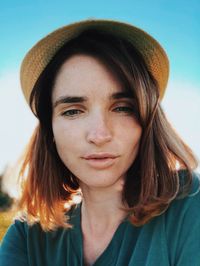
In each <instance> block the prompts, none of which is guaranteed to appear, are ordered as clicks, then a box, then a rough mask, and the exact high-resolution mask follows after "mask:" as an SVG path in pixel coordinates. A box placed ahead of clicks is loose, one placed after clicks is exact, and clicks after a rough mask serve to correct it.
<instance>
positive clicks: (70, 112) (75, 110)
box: [62, 109, 82, 116]
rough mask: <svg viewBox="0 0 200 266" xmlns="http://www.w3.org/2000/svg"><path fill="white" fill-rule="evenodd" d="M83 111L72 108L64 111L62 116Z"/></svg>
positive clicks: (73, 114)
mask: <svg viewBox="0 0 200 266" xmlns="http://www.w3.org/2000/svg"><path fill="white" fill-rule="evenodd" d="M81 113H82V111H81V110H78V109H70V110H67V111H65V112H63V113H62V116H75V115H78V114H81Z"/></svg>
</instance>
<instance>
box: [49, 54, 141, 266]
mask: <svg viewBox="0 0 200 266" xmlns="http://www.w3.org/2000/svg"><path fill="white" fill-rule="evenodd" d="M122 92H124V91H123V84H121V82H120V81H119V80H118V79H117V77H116V76H115V75H114V74H113V73H112V72H111V70H110V69H109V68H107V67H106V66H105V65H104V64H103V63H102V62H101V61H100V60H98V59H96V58H94V57H92V56H89V55H84V54H79V55H73V56H71V57H70V58H69V59H67V61H66V62H65V63H64V64H63V65H62V67H61V69H60V70H59V72H58V74H57V77H56V80H55V85H54V88H53V93H52V104H53V118H52V127H53V134H54V139H55V143H56V147H57V151H58V154H59V156H60V158H61V160H62V161H63V162H64V164H65V165H66V167H67V168H68V169H69V170H70V171H71V172H72V173H73V174H74V175H75V176H76V177H77V178H78V180H79V183H80V187H81V189H82V192H83V203H82V217H81V219H82V220H81V224H82V231H83V239H84V243H83V244H84V256H85V260H86V262H88V263H92V262H94V261H95V260H96V258H97V257H98V256H99V255H100V254H101V253H102V251H103V250H104V249H105V247H106V246H107V245H108V243H109V242H110V240H111V238H112V236H113V234H114V232H115V230H116V228H117V227H118V225H119V224H120V222H121V221H122V220H123V218H124V217H125V216H126V213H125V211H124V210H122V209H120V207H122V202H121V190H122V188H123V183H124V179H125V176H126V172H127V170H128V169H129V167H130V166H131V164H132V163H133V161H134V160H135V157H136V155H137V152H138V149H139V143H140V138H141V134H142V128H141V126H140V125H139V123H138V121H137V119H136V117H135V114H134V110H135V109H134V105H133V101H132V99H131V98H130V97H127V96H126V97H125V96H124V95H123V97H122V98H119V99H114V98H113V97H112V96H113V95H114V94H116V93H118V94H119V93H122ZM67 97H83V98H84V99H85V100H84V101H82V100H81V99H76V100H77V101H76V102H69V101H68V100H69V98H67ZM105 152H106V153H109V154H112V155H113V156H115V158H114V159H110V158H104V159H102V158H101V159H90V160H87V159H85V156H87V155H88V154H93V153H95V154H96V153H98V154H102V153H105ZM94 243H96V244H94Z"/></svg>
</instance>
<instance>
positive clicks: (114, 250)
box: [0, 20, 200, 266]
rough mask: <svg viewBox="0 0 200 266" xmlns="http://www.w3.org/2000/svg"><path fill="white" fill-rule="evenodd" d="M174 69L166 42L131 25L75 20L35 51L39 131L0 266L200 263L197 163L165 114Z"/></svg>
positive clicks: (27, 66) (31, 76)
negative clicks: (19, 214)
mask: <svg viewBox="0 0 200 266" xmlns="http://www.w3.org/2000/svg"><path fill="white" fill-rule="evenodd" d="M168 72H169V67H168V59H167V56H166V54H165V52H164V50H163V49H162V47H161V46H160V44H158V42H157V41H155V40H154V39H153V38H152V37H151V36H149V35H148V34H147V33H145V32H143V31H142V30H140V29H138V28H135V27H134V26H131V25H128V24H124V23H121V22H114V21H106V20H87V21H81V22H79V23H75V24H71V25H68V26H66V27H63V28H61V29H58V30H57V31H54V32H53V33H51V34H50V35H48V36H46V37H45V38H43V39H42V40H41V41H40V42H38V43H37V44H36V45H35V46H34V47H33V48H32V49H31V50H30V51H29V53H28V54H27V55H26V57H25V59H24V61H23V63H22V68H21V84H22V90H23V93H24V95H25V98H26V100H27V102H28V103H29V105H30V107H31V109H32V111H33V113H34V114H35V115H36V117H37V118H38V120H39V123H38V126H37V128H36V130H35V132H34V134H33V136H32V139H31V141H30V144H29V147H28V149H27V153H26V156H25V159H24V163H23V166H22V169H21V175H22V176H24V177H25V176H26V175H27V178H24V182H23V190H22V197H21V199H20V202H19V208H20V209H21V210H25V213H26V217H25V220H24V221H22V219H21V220H16V221H15V223H14V224H13V225H11V227H10V228H9V230H8V232H7V234H6V236H5V237H4V240H3V243H2V247H1V256H0V258H1V264H0V265H20V266H21V265H34V266H35V265H42V266H44V265H59V266H61V265H70V266H71V265H72V266H74V265H95V266H98V265H118V266H119V265H120V266H124V265H137V266H139V265H162V266H165V265H181V266H182V265H188V266H189V265H195V266H196V265H200V255H199V252H200V213H199V208H200V193H199V187H200V186H199V179H198V177H197V176H196V175H195V174H194V172H193V170H194V169H195V168H196V166H197V162H196V160H195V158H194V156H193V154H192V151H191V150H190V149H189V147H188V146H187V145H186V144H184V142H183V141H182V140H181V139H180V137H179V136H178V135H177V134H176V133H175V131H174V129H173V128H172V127H171V125H170V123H169V122H168V121H167V119H166V117H165V115H164V113H163V111H162V108H161V106H160V101H161V99H162V97H163V95H164V91H165V88H166V85H167V79H168ZM77 196H79V197H81V198H82V200H81V203H78V204H76V203H75V199H76V197H77Z"/></svg>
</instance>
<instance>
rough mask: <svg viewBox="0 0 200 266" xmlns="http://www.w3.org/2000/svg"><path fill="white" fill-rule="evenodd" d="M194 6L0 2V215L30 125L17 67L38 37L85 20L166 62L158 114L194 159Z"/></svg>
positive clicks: (9, 198)
mask: <svg viewBox="0 0 200 266" xmlns="http://www.w3.org/2000/svg"><path fill="white" fill-rule="evenodd" d="M199 14H200V1H199V0H190V1H186V0H176V1H174V0H157V1H156V0H151V1H149V0H138V1H136V0H123V1H122V0H107V1H105V0H101V1H90V0H84V1H68V0H60V1H59V0H58V1H53V0H49V1H45V0H34V1H32V0H3V1H1V4H0V25H1V26H0V36H1V41H0V125H1V129H0V134H1V135H0V176H1V177H0V210H2V211H3V210H4V211H5V210H6V209H9V207H10V206H11V205H12V202H13V199H15V198H17V197H18V194H19V190H18V188H17V185H16V172H17V168H18V166H19V165H18V162H17V159H18V158H19V156H20V154H21V153H22V151H23V149H24V147H25V145H26V143H27V142H28V140H29V138H30V136H31V134H32V131H33V129H34V127H35V125H36V120H35V118H34V116H33V115H32V113H31V111H30V110H29V108H28V106H27V104H26V102H25V100H24V98H23V95H22V93H21V91H20V82H19V70H20V63H21V61H22V59H23V57H24V55H25V54H26V52H27V51H28V50H29V49H30V48H31V47H32V46H33V45H34V44H35V42H36V41H38V40H39V39H40V38H42V37H43V36H44V35H46V34H48V33H49V32H51V31H52V30H54V29H56V28H58V27H60V26H63V25H65V24H68V23H71V22H75V21H78V20H81V19H87V18H107V19H116V20H121V21H124V22H128V23H131V24H134V25H136V26H138V27H141V28H143V29H144V30H145V31H147V32H148V33H150V34H151V35H152V36H154V37H155V38H156V39H157V40H158V41H159V42H160V43H161V45H162V46H163V47H164V49H165V50H166V52H167V54H168V56H169V59H170V80H169V83H168V89H167V92H166V96H165V98H164V100H163V102H162V105H163V108H164V110H165V111H166V114H167V116H168V118H169V120H170V121H171V122H172V124H173V126H174V128H175V129H176V130H177V132H178V133H179V134H180V135H181V136H182V138H183V139H184V140H185V141H186V143H188V144H189V145H190V146H191V147H192V149H193V151H194V152H195V154H196V155H197V156H198V157H200V140H199V139H200V16H199Z"/></svg>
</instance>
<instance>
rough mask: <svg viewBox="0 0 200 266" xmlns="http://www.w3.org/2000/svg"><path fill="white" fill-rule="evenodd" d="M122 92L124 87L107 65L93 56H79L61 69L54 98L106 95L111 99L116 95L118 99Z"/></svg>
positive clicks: (66, 62) (75, 56)
mask: <svg viewBox="0 0 200 266" xmlns="http://www.w3.org/2000/svg"><path fill="white" fill-rule="evenodd" d="M122 92H125V89H124V85H123V84H122V82H121V81H120V80H119V78H118V77H117V76H116V75H115V74H114V73H113V72H112V71H111V70H110V69H109V68H108V67H106V65H105V64H103V63H102V62H101V61H100V60H99V59H97V58H95V57H93V56H90V55H84V54H81V55H80V54H79V55H73V56H71V57H70V58H69V59H67V60H66V61H65V62H64V64H63V65H62V67H61V68H60V70H59V72H58V74H57V76H56V79H55V84H54V89H53V97H54V98H55V97H56V98H58V97H62V96H64V95H66V94H67V95H68V96H71V97H72V96H77V97H83V98H86V97H91V96H94V94H97V95H99V96H101V95H103V94H106V97H110V98H111V96H112V95H113V94H115V98H116V97H117V96H116V95H117V93H122ZM126 93H127V92H126ZM121 96H122V95H121ZM124 96H125V95H124ZM129 96H130V95H129ZM118 97H119V94H118ZM126 97H127V95H126Z"/></svg>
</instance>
